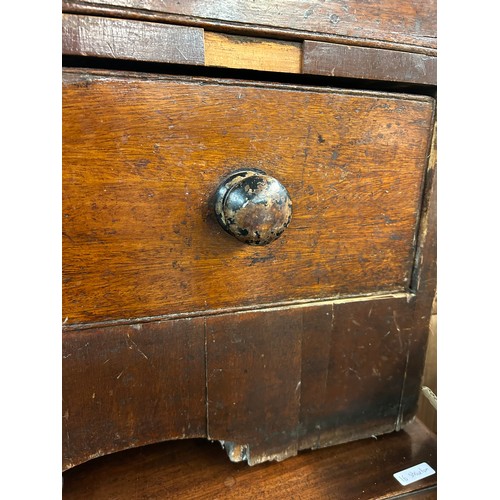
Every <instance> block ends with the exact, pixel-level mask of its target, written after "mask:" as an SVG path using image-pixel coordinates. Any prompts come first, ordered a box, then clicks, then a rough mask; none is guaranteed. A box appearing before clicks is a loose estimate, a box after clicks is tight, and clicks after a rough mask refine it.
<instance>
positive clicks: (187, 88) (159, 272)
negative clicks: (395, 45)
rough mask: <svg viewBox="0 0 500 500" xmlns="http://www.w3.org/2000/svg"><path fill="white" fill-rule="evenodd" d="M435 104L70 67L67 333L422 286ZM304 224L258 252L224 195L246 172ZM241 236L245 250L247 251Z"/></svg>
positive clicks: (66, 99)
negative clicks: (417, 275) (220, 200)
mask: <svg viewBox="0 0 500 500" xmlns="http://www.w3.org/2000/svg"><path fill="white" fill-rule="evenodd" d="M433 108H434V102H433V100H432V99H431V98H427V97H419V96H404V95H401V94H400V95H398V94H384V93H373V92H355V91H352V92H350V91H342V90H335V89H325V88H307V87H293V86H286V85H273V84H268V85H264V84H260V85H259V84H249V83H245V82H238V81H222V80H220V81H213V80H212V81H208V80H203V79H170V78H166V77H165V78H156V77H154V76H149V77H148V76H147V75H139V76H134V75H132V74H129V75H123V76H121V75H118V74H115V75H113V74H107V73H106V72H101V73H99V72H96V73H95V74H92V73H89V72H80V71H79V70H73V71H71V70H67V71H65V74H64V88H63V230H64V238H63V297H64V300H63V302H64V304H63V319H64V320H65V323H66V325H72V324H81V323H90V322H95V321H112V320H118V319H124V318H125V319H127V318H142V317H153V316H154V317H156V316H163V315H172V314H178V313H189V314H190V313H192V312H209V311H217V310H220V309H221V308H235V307H236V308H241V307H243V308H244V307H255V306H257V305H259V304H260V305H264V304H272V303H279V302H283V301H285V302H286V301H288V302H296V301H301V300H311V299H313V300H319V299H324V298H328V297H335V296H346V295H358V294H369V293H377V292H387V291H395V292H397V291H405V290H408V287H409V282H410V278H411V276H412V270H413V263H414V257H415V243H416V231H417V229H418V225H417V224H418V220H419V215H420V211H421V194H422V189H423V181H424V174H425V169H426V165H427V153H428V142H429V131H430V127H431V123H432V118H433ZM247 166H250V167H256V168H259V169H262V170H265V171H266V172H267V173H268V174H270V175H272V176H273V177H275V178H277V179H278V180H279V181H280V182H281V183H282V184H283V185H284V186H285V187H286V188H287V190H288V192H289V193H290V196H291V198H292V201H293V204H294V205H293V206H294V216H293V219H292V222H291V224H290V225H289V227H288V228H287V230H286V231H285V233H284V234H283V235H282V236H281V237H280V239H278V240H277V241H276V242H274V243H272V244H271V245H268V246H267V247H262V248H252V247H248V246H246V245H244V244H242V243H241V242H238V241H236V240H235V239H234V238H232V237H231V236H229V235H227V234H226V233H225V232H224V231H223V230H222V228H221V227H219V225H218V224H217V222H216V220H215V217H214V214H213V207H212V201H211V200H212V196H213V194H214V192H215V190H216V189H217V186H218V184H219V182H220V181H221V180H222V179H223V178H224V177H225V176H226V175H227V174H229V173H230V172H232V171H233V170H236V169H238V168H241V167H247ZM233 240H234V241H233Z"/></svg>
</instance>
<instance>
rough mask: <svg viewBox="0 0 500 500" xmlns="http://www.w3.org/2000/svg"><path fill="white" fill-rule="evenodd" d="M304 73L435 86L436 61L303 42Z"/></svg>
mask: <svg viewBox="0 0 500 500" xmlns="http://www.w3.org/2000/svg"><path fill="white" fill-rule="evenodd" d="M302 72H303V73H306V74H312V75H326V76H338V77H344V78H364V79H371V80H384V81H392V82H405V83H419V84H426V85H436V80H437V58H436V57H433V56H427V55H425V54H415V53H411V52H402V51H397V50H387V49H377V48H368V47H351V46H348V45H341V44H337V43H324V42H314V41H308V40H305V41H304V45H303V56H302Z"/></svg>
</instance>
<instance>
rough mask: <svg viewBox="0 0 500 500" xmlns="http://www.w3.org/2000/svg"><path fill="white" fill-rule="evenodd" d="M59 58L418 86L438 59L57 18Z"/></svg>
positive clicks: (431, 75)
mask: <svg viewBox="0 0 500 500" xmlns="http://www.w3.org/2000/svg"><path fill="white" fill-rule="evenodd" d="M62 53H63V55H72V56H75V55H76V56H91V57H100V58H111V59H124V60H133V61H145V62H159V63H170V64H189V65H198V66H203V65H204V66H210V67H221V68H232V69H247V70H257V71H269V72H278V73H292V74H301V73H303V74H311V75H323V76H330V77H342V78H354V79H367V80H381V81H392V82H402V83H415V84H423V85H436V78H437V58H436V57H434V56H429V55H425V54H417V53H413V52H402V51H400V50H388V49H380V48H374V47H359V46H352V45H343V44H338V43H329V42H317V41H311V40H304V41H303V42H296V41H285V40H275V39H271V38H260V37H253V36H239V35H229V34H222V33H218V32H215V31H205V30H204V29H203V28H195V27H189V26H180V25H175V24H163V23H158V22H145V21H138V20H125V19H115V18H105V17H97V16H86V15H75V14H63V15H62Z"/></svg>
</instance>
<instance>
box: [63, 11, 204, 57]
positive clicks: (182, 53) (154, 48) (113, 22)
mask: <svg viewBox="0 0 500 500" xmlns="http://www.w3.org/2000/svg"><path fill="white" fill-rule="evenodd" d="M62 53H63V54H64V55H83V56H93V57H107V58H112V59H127V60H133V61H150V62H162V63H175V64H195V65H200V64H204V62H205V49H204V43H203V30H202V29H201V28H193V27H187V26H175V25H165V24H158V23H149V22H143V21H134V20H124V19H106V18H101V17H94V16H78V15H71V14H63V15H62Z"/></svg>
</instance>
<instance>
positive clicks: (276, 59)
mask: <svg viewBox="0 0 500 500" xmlns="http://www.w3.org/2000/svg"><path fill="white" fill-rule="evenodd" d="M301 59H302V44H301V43H298V42H284V41H276V40H271V39H265V38H256V37H247V36H236V35H225V34H222V33H214V32H209V31H205V65H206V66H219V67H224V68H240V69H253V70H260V71H275V72H281V73H300V72H301Z"/></svg>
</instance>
